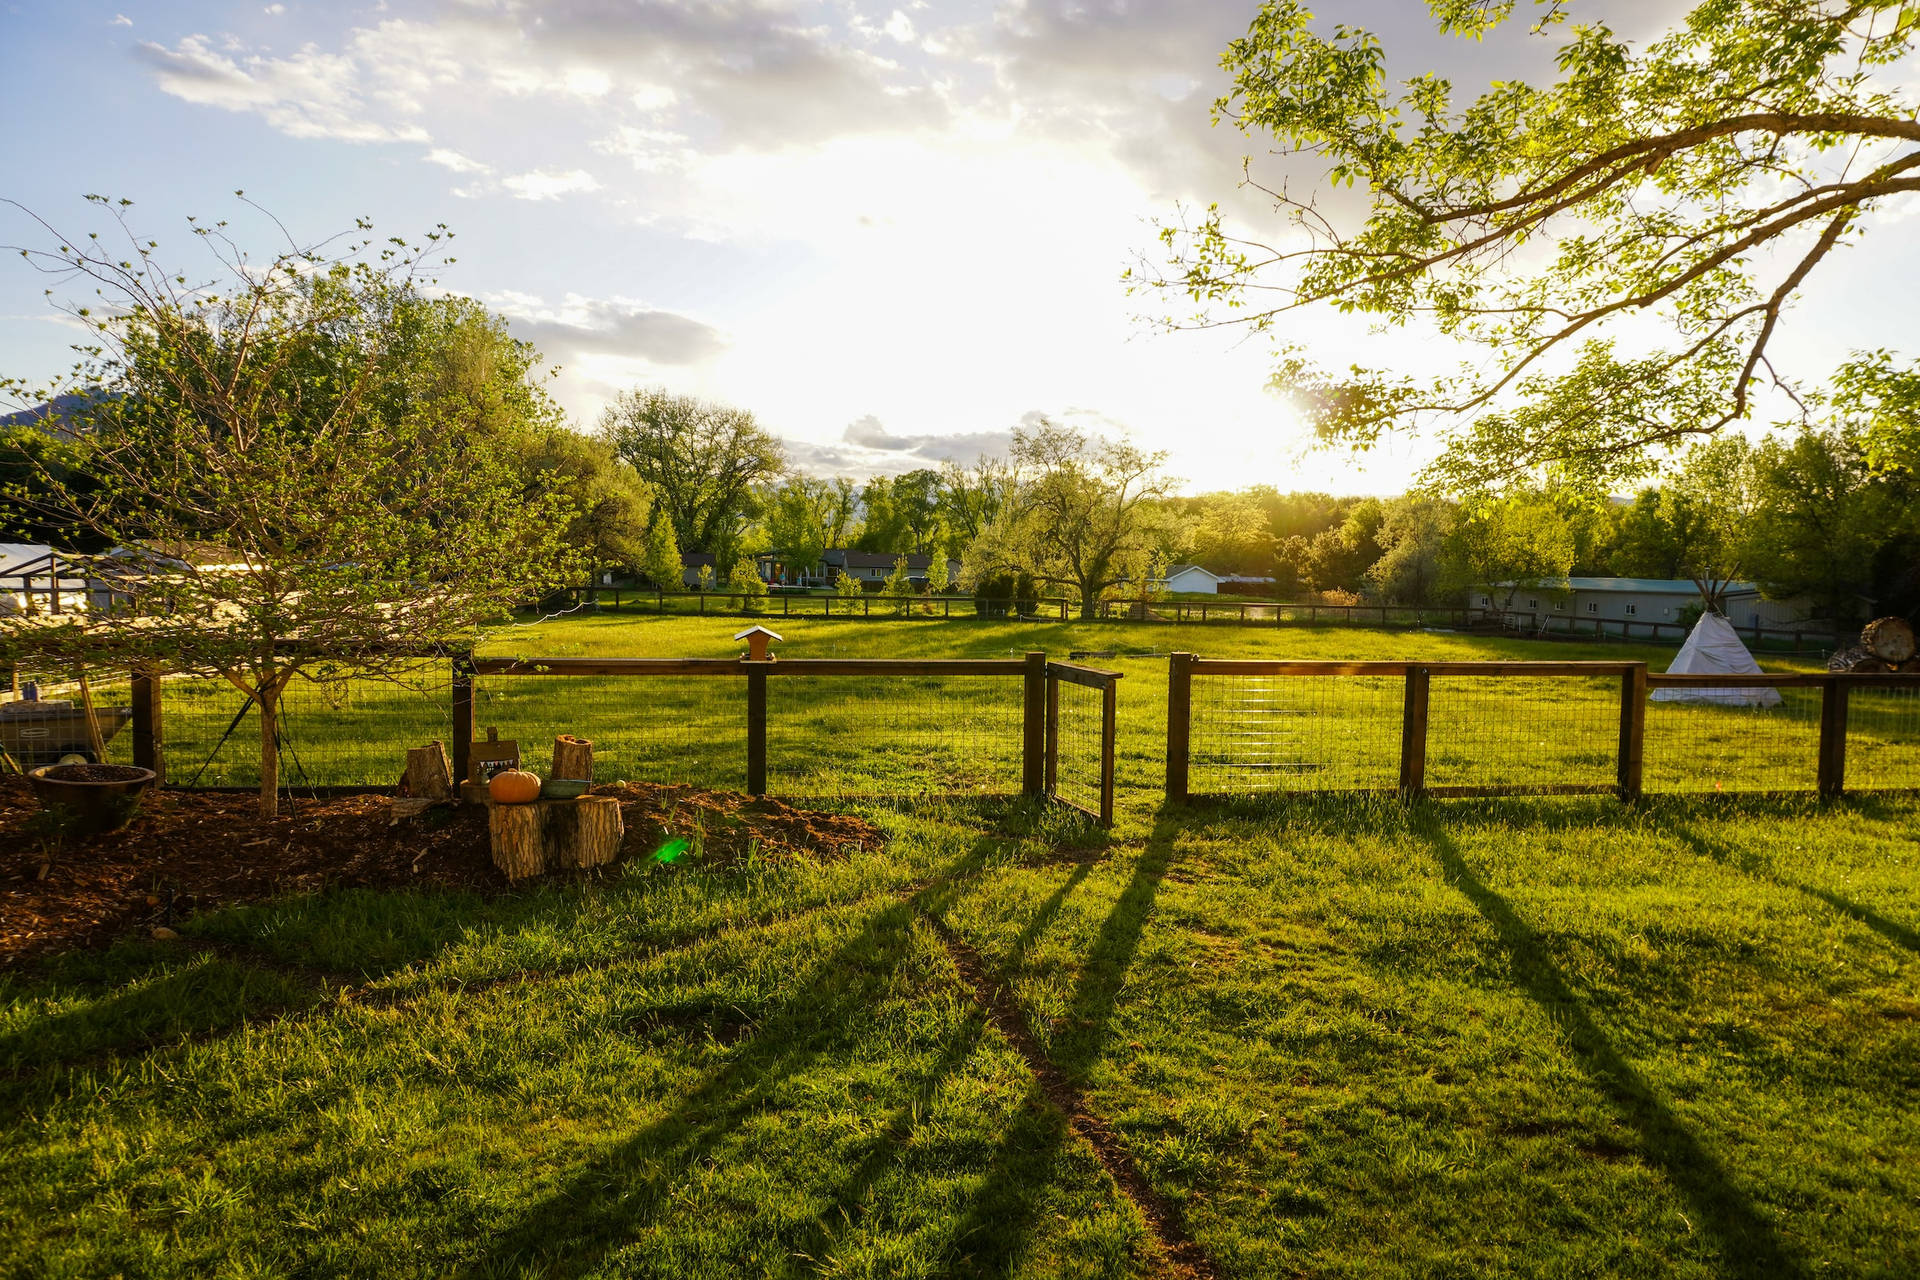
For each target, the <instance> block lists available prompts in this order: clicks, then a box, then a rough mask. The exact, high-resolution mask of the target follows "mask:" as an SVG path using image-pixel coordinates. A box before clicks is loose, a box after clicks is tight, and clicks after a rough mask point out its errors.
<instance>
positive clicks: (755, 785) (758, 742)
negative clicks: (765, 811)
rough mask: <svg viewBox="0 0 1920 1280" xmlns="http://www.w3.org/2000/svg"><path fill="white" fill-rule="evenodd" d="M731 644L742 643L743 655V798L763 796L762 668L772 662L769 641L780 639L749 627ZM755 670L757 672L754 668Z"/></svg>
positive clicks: (764, 695) (764, 693)
mask: <svg viewBox="0 0 1920 1280" xmlns="http://www.w3.org/2000/svg"><path fill="white" fill-rule="evenodd" d="M733 638H734V639H735V640H745V641H746V642H747V651H746V653H744V654H742V655H741V657H740V662H741V665H742V666H744V667H746V668H747V794H748V795H750V796H764V795H765V794H767V673H766V671H765V666H766V665H767V664H769V663H771V662H774V661H775V658H774V656H773V654H772V653H770V652H768V650H767V645H768V643H769V642H770V641H774V640H778V639H780V638H781V636H780V633H779V632H778V631H770V630H768V629H767V628H766V627H762V626H751V627H748V628H747V629H746V630H745V631H740V632H736V633H735V634H734V637H733ZM756 667H759V668H761V669H760V670H755V669H754V668H756Z"/></svg>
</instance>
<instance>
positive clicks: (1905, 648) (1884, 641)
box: [1860, 618, 1914, 667]
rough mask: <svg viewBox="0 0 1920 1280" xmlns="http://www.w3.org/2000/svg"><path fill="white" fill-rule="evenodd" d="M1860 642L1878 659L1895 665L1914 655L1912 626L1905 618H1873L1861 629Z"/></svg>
mask: <svg viewBox="0 0 1920 1280" xmlns="http://www.w3.org/2000/svg"><path fill="white" fill-rule="evenodd" d="M1860 643H1861V644H1863V645H1865V646H1866V647H1867V648H1869V649H1871V650H1872V651H1873V656H1874V657H1876V658H1878V659H1880V661H1882V662H1884V663H1886V664H1888V665H1889V666H1894V667H1897V666H1898V665H1899V664H1900V663H1902V662H1905V661H1906V660H1907V659H1909V658H1911V657H1913V655H1914V642H1913V627H1912V626H1911V625H1910V624H1909V623H1908V622H1907V620H1906V619H1905V618H1875V619H1874V620H1873V621H1872V622H1869V623H1868V624H1867V625H1866V626H1865V627H1864V628H1862V629H1861V632H1860Z"/></svg>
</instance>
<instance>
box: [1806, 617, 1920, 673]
mask: <svg viewBox="0 0 1920 1280" xmlns="http://www.w3.org/2000/svg"><path fill="white" fill-rule="evenodd" d="M1827 670H1829V671H1845V672H1850V673H1852V674H1854V675H1877V674H1879V673H1881V672H1885V671H1912V672H1920V656H1916V655H1915V645H1914V636H1913V627H1912V625H1911V624H1910V623H1908V622H1907V620H1906V619H1905V618H1875V619H1874V620H1873V621H1872V622H1869V623H1868V624H1867V625H1866V626H1865V627H1863V628H1862V629H1861V631H1860V643H1859V644H1856V645H1850V646H1848V647H1847V648H1845V649H1842V650H1840V651H1839V652H1838V653H1836V654H1834V655H1833V656H1832V657H1831V658H1829V659H1827Z"/></svg>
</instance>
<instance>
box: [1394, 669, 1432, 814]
mask: <svg viewBox="0 0 1920 1280" xmlns="http://www.w3.org/2000/svg"><path fill="white" fill-rule="evenodd" d="M1431 679H1432V676H1431V673H1430V672H1429V671H1428V670H1427V668H1425V667H1421V666H1409V667H1408V668H1407V693H1406V700H1405V702H1404V704H1403V707H1402V711H1401V715H1400V798H1401V799H1402V800H1403V801H1411V800H1417V799H1419V798H1420V797H1421V796H1423V795H1425V794H1426V792H1427V694H1428V688H1429V685H1430V683H1431Z"/></svg>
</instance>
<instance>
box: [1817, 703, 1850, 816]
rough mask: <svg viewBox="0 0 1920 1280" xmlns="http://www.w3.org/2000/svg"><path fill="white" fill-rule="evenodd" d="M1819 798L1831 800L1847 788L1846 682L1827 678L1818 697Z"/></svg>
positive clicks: (1843, 792)
mask: <svg viewBox="0 0 1920 1280" xmlns="http://www.w3.org/2000/svg"><path fill="white" fill-rule="evenodd" d="M1819 785H1820V795H1821V797H1822V798H1823V799H1832V798H1834V797H1836V796H1840V795H1843V794H1845V792H1846V789H1847V681H1846V678H1845V677H1844V676H1828V677H1827V682H1826V685H1825V687H1823V688H1822V690H1821V697H1820V784H1819Z"/></svg>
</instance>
